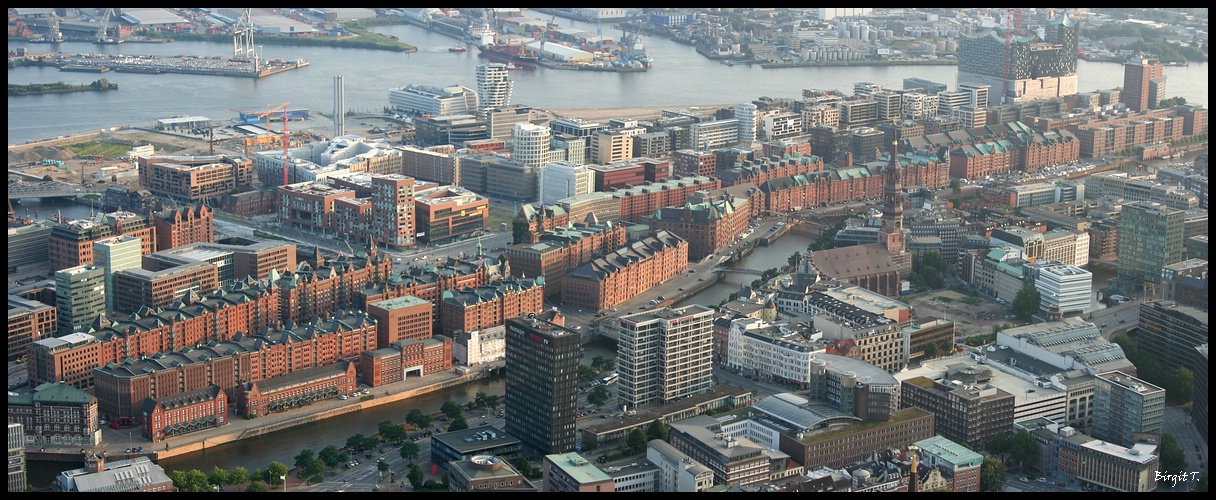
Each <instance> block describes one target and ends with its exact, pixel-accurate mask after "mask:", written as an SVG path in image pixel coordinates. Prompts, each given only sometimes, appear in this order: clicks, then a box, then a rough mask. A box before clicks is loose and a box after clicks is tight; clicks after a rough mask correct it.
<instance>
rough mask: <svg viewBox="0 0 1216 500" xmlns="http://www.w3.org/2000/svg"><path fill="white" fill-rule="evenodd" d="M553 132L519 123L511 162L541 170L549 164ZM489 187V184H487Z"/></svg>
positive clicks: (514, 135)
mask: <svg viewBox="0 0 1216 500" xmlns="http://www.w3.org/2000/svg"><path fill="white" fill-rule="evenodd" d="M551 133H552V132H551V130H550V129H548V128H545V127H542V126H539V125H534V124H531V123H519V124H516V125H515V129H514V131H513V132H512V134H511V135H512V141H513V146H512V148H511V161H514V162H515V163H518V164H520V165H523V166H526V167H533V168H541V167H543V166H544V165H545V164H546V163H548V162H549V140H550V136H551ZM487 186H488V184H487Z"/></svg>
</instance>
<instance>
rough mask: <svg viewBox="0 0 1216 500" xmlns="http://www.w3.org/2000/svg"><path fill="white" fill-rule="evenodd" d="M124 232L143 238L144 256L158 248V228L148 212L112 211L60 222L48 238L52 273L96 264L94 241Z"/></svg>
mask: <svg viewBox="0 0 1216 500" xmlns="http://www.w3.org/2000/svg"><path fill="white" fill-rule="evenodd" d="M122 235H127V236H134V237H136V238H139V239H140V240H141V241H142V242H143V249H142V250H141V252H142V253H143V254H144V255H147V254H150V253H152V252H155V251H156V227H155V226H154V225H153V224H152V222H151V220H150V218H149V216H147V215H138V214H135V213H132V212H112V213H108V214H101V215H99V216H97V217H96V218H94V219H81V220H73V221H69V222H66V223H59V224H56V225H55V227H53V228H52V229H51V235H50V237H49V239H48V240H47V252H48V253H49V255H48V258H49V260H50V263H51V272H55V271H58V270H61V269H67V268H69V267H76V266H81V265H84V264H92V263H93V242H94V241H97V240H100V239H105V238H112V237H115V236H122Z"/></svg>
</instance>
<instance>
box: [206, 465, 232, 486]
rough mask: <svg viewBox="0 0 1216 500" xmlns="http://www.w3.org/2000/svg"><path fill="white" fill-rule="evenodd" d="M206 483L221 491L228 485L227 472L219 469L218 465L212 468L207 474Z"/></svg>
mask: <svg viewBox="0 0 1216 500" xmlns="http://www.w3.org/2000/svg"><path fill="white" fill-rule="evenodd" d="M207 482H208V483H211V484H212V485H215V486H219V487H220V489H221V490H222V489H223V488H224V486H225V485H227V484H228V471H226V470H224V469H221V468H220V466H218V465H217V466H215V467H213V468H212V469H211V473H210V474H207Z"/></svg>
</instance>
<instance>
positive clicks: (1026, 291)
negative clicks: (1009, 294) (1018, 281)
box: [1013, 286, 1043, 321]
mask: <svg viewBox="0 0 1216 500" xmlns="http://www.w3.org/2000/svg"><path fill="white" fill-rule="evenodd" d="M1042 300H1043V294H1041V293H1039V289H1038V288H1035V287H1033V286H1024V287H1022V289H1021V290H1018V294H1017V296H1016V297H1014V298H1013V316H1014V317H1016V318H1017V319H1020V320H1022V321H1029V320H1030V318H1031V317H1032V316H1034V313H1036V312H1039V302H1041V301H1042Z"/></svg>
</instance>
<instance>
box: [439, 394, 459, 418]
mask: <svg viewBox="0 0 1216 500" xmlns="http://www.w3.org/2000/svg"><path fill="white" fill-rule="evenodd" d="M439 411H441V412H443V414H444V415H447V416H448V418H456V417H459V416H461V415H463V414H464V408H461V407H460V404H459V403H457V402H455V401H452V400H450V399H449V400H447V401H444V402H443V406H440V407H439Z"/></svg>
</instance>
